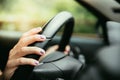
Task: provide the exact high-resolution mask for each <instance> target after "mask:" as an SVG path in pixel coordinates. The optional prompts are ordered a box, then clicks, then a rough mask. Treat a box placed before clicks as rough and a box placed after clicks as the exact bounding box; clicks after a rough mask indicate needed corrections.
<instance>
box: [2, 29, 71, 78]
mask: <svg viewBox="0 0 120 80" xmlns="http://www.w3.org/2000/svg"><path fill="white" fill-rule="evenodd" d="M41 31H42V28H41V27H38V28H34V29H31V30H29V31H28V32H25V33H24V34H23V35H22V36H21V38H20V39H19V41H18V43H17V44H16V45H15V46H14V47H13V48H12V49H11V50H10V52H9V57H8V62H7V64H6V67H5V70H4V71H3V74H2V76H3V77H4V78H5V80H9V79H10V78H11V76H12V75H13V74H14V71H15V70H16V69H17V68H18V66H19V65H32V66H37V65H38V64H39V61H37V60H35V59H32V58H25V57H23V56H25V55H29V54H37V55H40V56H43V55H44V54H49V53H51V52H54V51H56V50H57V49H58V48H59V46H58V45H54V46H52V47H50V48H49V49H48V50H46V52H45V50H44V49H42V48H39V47H35V46H28V45H30V44H32V43H34V42H36V41H40V42H43V41H45V40H46V37H45V36H44V35H40V34H38V33H39V32H41ZM69 51H70V47H69V46H66V49H65V51H64V53H65V54H68V53H69Z"/></svg>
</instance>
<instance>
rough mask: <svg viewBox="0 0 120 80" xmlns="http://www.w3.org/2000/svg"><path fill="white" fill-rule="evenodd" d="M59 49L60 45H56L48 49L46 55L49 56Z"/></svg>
mask: <svg viewBox="0 0 120 80" xmlns="http://www.w3.org/2000/svg"><path fill="white" fill-rule="evenodd" d="M58 47H59V46H58V45H54V46H52V47H50V48H48V49H47V51H46V54H49V53H52V52H54V51H56V50H57V49H58Z"/></svg>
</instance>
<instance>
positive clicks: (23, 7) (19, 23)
mask: <svg viewBox="0 0 120 80" xmlns="http://www.w3.org/2000/svg"><path fill="white" fill-rule="evenodd" d="M0 4H2V5H1V6H0V28H1V29H3V30H15V31H22V32H25V31H27V30H29V29H30V28H33V27H37V26H43V25H44V24H45V23H46V22H47V21H49V20H50V19H51V18H52V17H53V16H55V15H56V14H57V13H59V12H61V11H69V12H71V13H72V14H73V16H74V18H75V27H74V34H73V35H74V36H84V37H97V36H96V34H95V33H96V31H95V26H96V22H97V18H96V17H95V16H94V15H93V14H91V13H90V12H89V11H87V10H86V9H85V8H84V7H83V6H81V5H80V4H78V3H77V2H76V1H74V0H51V1H48V0H29V1H28V0H12V1H9V0H2V1H1V2H0ZM60 31H62V30H60ZM59 33H60V32H59Z"/></svg>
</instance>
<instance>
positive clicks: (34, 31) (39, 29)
mask: <svg viewBox="0 0 120 80" xmlns="http://www.w3.org/2000/svg"><path fill="white" fill-rule="evenodd" d="M41 31H42V28H41V27H38V28H33V29H31V30H29V31H28V32H25V33H24V34H23V37H26V36H30V35H34V34H37V33H39V32H41Z"/></svg>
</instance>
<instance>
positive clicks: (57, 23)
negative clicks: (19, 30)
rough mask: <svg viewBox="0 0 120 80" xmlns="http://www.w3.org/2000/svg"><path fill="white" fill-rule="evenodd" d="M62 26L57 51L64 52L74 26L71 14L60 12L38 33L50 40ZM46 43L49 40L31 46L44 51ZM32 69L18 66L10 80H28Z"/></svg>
mask: <svg viewBox="0 0 120 80" xmlns="http://www.w3.org/2000/svg"><path fill="white" fill-rule="evenodd" d="M63 25H65V26H64V31H63V35H62V38H61V40H60V42H59V49H58V51H64V49H65V46H66V45H67V44H69V41H70V37H71V34H72V31H73V26H74V18H73V16H72V15H71V13H69V12H67V11H63V12H60V13H59V14H57V15H56V16H55V17H53V18H52V19H51V20H50V21H49V22H48V23H47V24H46V25H45V26H44V29H43V32H42V33H40V34H43V35H45V36H46V37H47V38H49V39H52V38H53V37H54V36H55V35H56V33H57V32H58V31H59V30H60V28H61V27H62V26H63ZM48 43H49V40H46V41H45V42H42V43H41V42H36V43H34V44H32V45H33V46H38V47H40V48H43V49H45V48H46V46H47V44H48ZM25 57H28V58H34V59H37V60H38V59H39V57H40V56H38V55H27V56H25ZM33 69H34V67H33V66H30V65H24V66H23V65H22V66H19V67H18V69H17V70H16V71H15V73H14V74H13V76H12V77H11V79H10V80H30V79H31V75H32V72H33Z"/></svg>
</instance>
